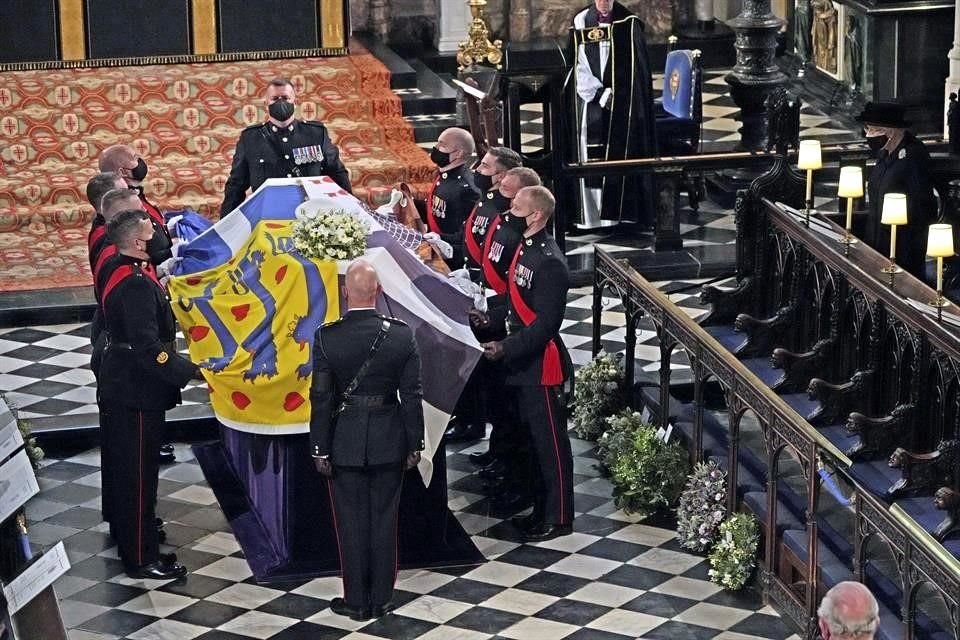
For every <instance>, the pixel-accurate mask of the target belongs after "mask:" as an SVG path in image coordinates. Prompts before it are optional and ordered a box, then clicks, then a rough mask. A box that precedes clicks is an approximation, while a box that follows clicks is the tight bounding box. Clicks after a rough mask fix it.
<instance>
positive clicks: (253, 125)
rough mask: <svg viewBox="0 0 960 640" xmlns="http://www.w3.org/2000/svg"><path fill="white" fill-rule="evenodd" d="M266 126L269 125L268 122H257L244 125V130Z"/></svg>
mask: <svg viewBox="0 0 960 640" xmlns="http://www.w3.org/2000/svg"><path fill="white" fill-rule="evenodd" d="M265 126H267V123H266V122H257V123H256V124H252V125H250V126H249V127H244V128H243V131H252V130H254V129H259V128H260V127H265ZM243 131H241V133H243Z"/></svg>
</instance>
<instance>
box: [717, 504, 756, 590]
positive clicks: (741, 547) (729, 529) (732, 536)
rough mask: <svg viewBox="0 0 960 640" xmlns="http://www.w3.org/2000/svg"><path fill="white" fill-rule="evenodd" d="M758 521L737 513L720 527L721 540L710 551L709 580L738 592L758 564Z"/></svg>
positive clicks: (750, 516)
mask: <svg viewBox="0 0 960 640" xmlns="http://www.w3.org/2000/svg"><path fill="white" fill-rule="evenodd" d="M759 541H760V536H759V534H758V527H757V519H756V518H755V517H754V516H752V515H751V514H748V513H735V514H733V515H732V516H730V517H729V518H727V519H726V520H725V521H724V522H723V524H721V525H720V540H719V541H718V542H717V544H716V545H714V547H713V551H711V552H710V571H709V575H710V580H712V581H713V582H715V583H716V584H718V585H720V586H721V587H723V588H724V589H729V590H730V591H736V590H738V589H740V588H742V587H743V585H745V584H746V583H747V580H748V579H749V578H750V574H751V573H752V572H753V568H754V566H755V565H756V563H757V545H758V544H759Z"/></svg>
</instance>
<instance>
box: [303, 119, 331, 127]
mask: <svg viewBox="0 0 960 640" xmlns="http://www.w3.org/2000/svg"><path fill="white" fill-rule="evenodd" d="M298 122H299V123H300V124H304V125H308V126H311V127H322V128H324V129H326V128H327V125H325V124H323V123H322V122H319V121H317V120H298Z"/></svg>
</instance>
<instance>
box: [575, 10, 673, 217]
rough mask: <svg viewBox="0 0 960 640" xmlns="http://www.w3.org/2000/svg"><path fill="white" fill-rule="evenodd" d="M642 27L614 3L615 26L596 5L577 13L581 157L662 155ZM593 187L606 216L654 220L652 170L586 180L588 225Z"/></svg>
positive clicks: (602, 214)
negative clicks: (603, 18) (658, 148)
mask: <svg viewBox="0 0 960 640" xmlns="http://www.w3.org/2000/svg"><path fill="white" fill-rule="evenodd" d="M643 31H644V24H643V21H642V20H640V18H638V17H637V16H635V15H633V14H632V13H630V12H629V11H628V10H627V9H625V8H624V7H623V6H622V5H620V4H619V3H614V5H613V9H612V11H611V18H610V24H606V23H604V24H600V23H599V16H598V13H597V10H596V7H595V6H593V5H591V6H590V7H588V8H587V9H585V10H583V11H581V12H580V13H578V14H577V15H576V16H575V17H574V25H573V29H572V34H573V43H574V47H575V55H574V61H575V63H574V64H575V65H576V68H575V70H574V71H575V73H574V76H575V78H576V80H577V101H576V102H577V112H576V118H577V123H578V125H579V127H580V129H581V140H580V156H581V159H584V160H624V159H629V158H645V157H651V156H655V155H656V146H657V145H656V136H655V132H654V113H653V86H652V81H651V75H650V62H649V59H648V58H647V45H646V40H645V38H644V35H643ZM584 63H585V64H584ZM608 90H609V92H608ZM583 129H585V131H583ZM584 134H585V135H584ZM591 188H600V189H601V190H602V191H601V193H602V197H601V200H600V203H599V205H600V211H599V213H600V217H601V218H602V219H603V220H614V221H632V222H639V223H641V224H645V225H649V224H652V223H653V220H654V206H653V202H654V201H653V193H654V189H653V178H652V176H651V175H631V176H627V177H624V178H617V177H604V178H600V179H597V180H596V181H587V183H586V184H585V189H584V190H583V191H584V203H583V210H584V217H583V219H582V222H584V223H586V224H587V225H588V226H590V225H591V220H590V218H591V217H592V216H593V215H595V213H596V211H595V210H596V208H597V204H598V203H596V200H595V195H594V196H591V194H590V189H591ZM594 193H595V192H594ZM591 198H592V199H591ZM591 209H592V210H591Z"/></svg>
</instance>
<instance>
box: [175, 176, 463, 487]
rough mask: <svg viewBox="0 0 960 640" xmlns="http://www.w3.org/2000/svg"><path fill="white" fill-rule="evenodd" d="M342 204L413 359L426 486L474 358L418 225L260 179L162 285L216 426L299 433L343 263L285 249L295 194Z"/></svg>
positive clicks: (336, 307)
mask: <svg viewBox="0 0 960 640" xmlns="http://www.w3.org/2000/svg"><path fill="white" fill-rule="evenodd" d="M307 200H310V201H312V202H311V205H313V204H321V206H330V207H332V208H336V209H343V210H345V211H347V212H349V213H351V214H352V215H355V216H357V217H359V218H361V219H362V220H363V221H364V222H366V224H367V226H368V228H369V234H368V236H367V252H366V255H365V259H366V260H368V261H369V262H370V263H371V264H373V266H374V268H375V269H376V270H377V273H378V274H379V276H380V282H381V286H382V287H383V298H382V299H381V300H380V301H378V309H380V311H381V312H383V313H385V314H386V315H389V316H393V317H396V318H398V319H400V320H402V321H404V322H406V323H407V324H408V325H409V326H410V327H411V328H412V329H413V333H414V335H415V337H416V340H417V345H418V347H419V351H420V357H421V361H422V376H423V388H424V399H423V409H424V418H425V421H426V430H425V431H426V432H425V437H424V439H425V444H426V451H425V453H426V455H424V456H423V462H422V463H421V467H420V470H421V473H422V474H423V477H424V481H425V482H426V483H428V484H429V482H430V477H431V474H432V462H431V461H432V457H433V452H434V451H435V450H436V448H437V446H438V445H439V443H440V439H441V437H442V436H443V431H444V429H445V428H446V424H447V421H448V420H449V418H450V414H451V413H452V412H453V408H454V405H455V404H456V402H457V399H458V398H459V396H460V392H461V391H462V389H463V386H464V384H465V383H466V380H467V378H468V377H469V375H470V373H471V371H472V370H473V368H474V365H475V364H476V362H477V360H478V359H479V357H480V353H481V350H480V346H479V344H478V343H477V341H476V338H475V337H474V336H473V333H472V332H471V330H470V326H469V323H468V320H467V311H468V310H469V309H470V307H471V306H472V300H471V298H469V297H468V296H466V295H464V294H463V293H462V292H461V291H460V290H459V289H457V288H456V287H455V286H453V285H452V284H451V283H450V282H448V281H447V278H446V277H444V276H441V275H439V274H437V273H436V272H435V271H433V270H432V269H430V268H429V267H427V266H426V265H424V264H423V263H422V262H421V261H420V260H419V259H418V258H417V257H416V256H415V255H414V254H413V253H412V251H411V249H412V248H415V247H416V246H418V245H419V243H420V236H419V234H417V233H416V232H413V231H411V230H410V229H407V228H406V227H403V226H401V225H398V224H396V223H395V222H394V221H392V219H390V218H387V217H386V216H381V215H378V214H376V213H374V212H372V211H370V210H369V209H367V208H366V207H365V206H364V205H363V204H361V203H360V201H359V200H357V199H356V198H354V197H353V196H352V195H350V194H349V193H347V192H345V191H343V190H341V189H340V187H338V186H337V185H336V184H335V183H334V182H333V181H332V180H330V179H329V178H326V177H323V178H314V179H278V180H268V181H267V182H266V183H264V184H263V185H262V186H261V187H260V188H259V189H258V190H257V191H256V192H255V193H254V194H253V195H252V196H251V197H250V198H248V199H247V200H246V202H244V203H243V204H242V205H240V207H238V208H237V209H236V210H235V211H233V212H232V213H231V214H230V215H228V216H226V217H225V218H223V219H222V220H220V221H219V222H217V223H216V224H215V225H214V226H213V227H212V228H210V229H209V230H207V231H205V232H203V233H202V234H200V235H199V236H197V237H196V238H194V239H193V240H191V241H190V242H188V243H184V244H182V245H181V246H180V248H179V251H178V261H177V263H176V265H175V266H174V268H173V269H172V276H171V278H170V281H169V285H168V286H169V290H170V295H171V301H172V304H173V309H174V313H175V314H176V316H177V320H178V321H179V322H180V326H181V327H182V329H183V332H184V335H185V336H186V337H187V341H188V344H189V349H190V356H191V359H192V360H193V361H194V362H198V363H202V364H203V366H204V367H205V372H204V375H205V377H206V379H207V382H208V384H209V387H210V402H211V405H212V407H213V410H214V412H215V413H216V415H217V418H218V419H219V420H220V422H222V423H223V424H224V425H226V426H228V427H230V428H232V429H237V430H240V431H246V432H250V433H259V434H271V435H284V434H295V433H306V432H307V431H309V420H310V400H309V398H310V396H309V390H310V378H311V371H312V368H311V365H312V362H311V356H312V353H313V339H314V334H315V332H316V329H317V327H319V326H320V325H321V324H323V323H324V322H329V321H331V320H335V319H337V318H338V317H340V301H339V282H341V281H342V277H343V273H344V272H345V271H346V267H347V263H346V262H334V261H315V260H310V259H307V258H304V257H303V256H301V255H300V254H299V253H298V252H297V251H296V249H294V247H293V241H292V237H291V236H292V227H293V222H294V220H295V211H296V209H297V207H298V206H299V205H300V204H302V203H303V202H305V201H307Z"/></svg>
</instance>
